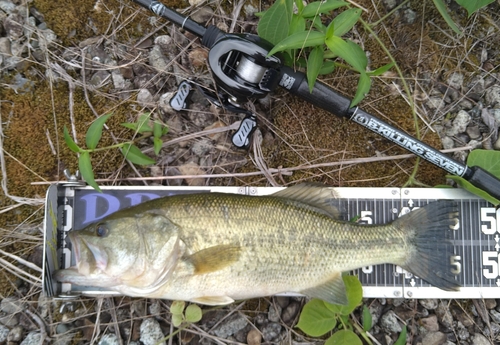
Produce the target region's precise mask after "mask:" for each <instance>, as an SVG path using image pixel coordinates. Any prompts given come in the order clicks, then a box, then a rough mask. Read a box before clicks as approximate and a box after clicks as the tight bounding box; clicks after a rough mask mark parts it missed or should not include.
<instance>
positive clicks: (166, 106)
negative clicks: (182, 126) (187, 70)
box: [158, 92, 180, 131]
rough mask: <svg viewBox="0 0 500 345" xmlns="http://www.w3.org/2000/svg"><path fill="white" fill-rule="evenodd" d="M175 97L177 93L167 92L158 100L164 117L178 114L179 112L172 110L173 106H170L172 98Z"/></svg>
mask: <svg viewBox="0 0 500 345" xmlns="http://www.w3.org/2000/svg"><path fill="white" fill-rule="evenodd" d="M174 95H175V92H166V93H164V94H163V95H161V96H160V99H159V100H158V107H159V108H160V110H161V112H162V113H163V115H169V114H175V113H177V110H175V109H174V108H172V106H171V105H170V100H171V99H172V97H174ZM169 127H170V126H169ZM179 131H180V130H179Z"/></svg>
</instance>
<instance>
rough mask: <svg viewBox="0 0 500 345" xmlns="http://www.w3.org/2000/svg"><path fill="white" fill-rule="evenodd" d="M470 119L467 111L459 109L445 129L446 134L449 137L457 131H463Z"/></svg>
mask: <svg viewBox="0 0 500 345" xmlns="http://www.w3.org/2000/svg"><path fill="white" fill-rule="evenodd" d="M470 121H471V116H470V115H469V113H468V112H466V111H465V110H460V111H459V112H458V114H457V116H455V119H453V125H452V127H451V128H449V129H448V130H447V131H446V135H448V136H450V137H451V136H454V135H457V134H458V133H463V132H465V131H466V130H467V126H468V125H469V123H470Z"/></svg>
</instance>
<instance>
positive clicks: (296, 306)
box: [281, 301, 300, 324]
mask: <svg viewBox="0 0 500 345" xmlns="http://www.w3.org/2000/svg"><path fill="white" fill-rule="evenodd" d="M299 311H300V303H299V302H297V301H292V302H290V304H288V305H287V306H286V307H285V309H283V313H282V314H281V319H282V320H283V322H284V323H286V324H289V323H290V322H292V321H293V320H294V319H295V317H296V316H297V315H298V314H299Z"/></svg>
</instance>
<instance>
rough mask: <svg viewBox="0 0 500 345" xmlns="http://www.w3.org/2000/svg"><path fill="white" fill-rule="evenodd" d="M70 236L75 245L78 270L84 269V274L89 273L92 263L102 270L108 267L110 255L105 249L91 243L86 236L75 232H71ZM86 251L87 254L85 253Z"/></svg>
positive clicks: (74, 250) (74, 252)
mask: <svg viewBox="0 0 500 345" xmlns="http://www.w3.org/2000/svg"><path fill="white" fill-rule="evenodd" d="M68 236H69V239H70V240H71V244H72V245H73V254H74V256H75V267H76V268H78V271H80V272H81V271H83V273H84V274H85V273H89V272H88V271H89V268H90V264H94V265H95V267H96V268H97V269H99V270H101V271H104V270H105V269H106V267H107V265H108V255H107V253H106V251H105V250H104V249H101V248H100V247H99V246H96V245H94V244H92V243H90V242H89V241H87V240H86V239H85V238H84V237H82V236H78V234H76V233H75V232H69V235H68ZM84 253H85V254H87V255H83V254H84ZM89 254H92V255H89ZM84 256H85V257H84Z"/></svg>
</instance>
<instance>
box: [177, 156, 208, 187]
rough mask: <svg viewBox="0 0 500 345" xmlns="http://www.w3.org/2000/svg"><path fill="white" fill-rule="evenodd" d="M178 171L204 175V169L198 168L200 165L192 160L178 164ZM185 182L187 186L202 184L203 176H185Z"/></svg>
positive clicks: (183, 173) (186, 173)
mask: <svg viewBox="0 0 500 345" xmlns="http://www.w3.org/2000/svg"><path fill="white" fill-rule="evenodd" d="M179 171H180V172H181V174H182V175H204V174H205V171H204V170H203V169H202V168H200V166H199V165H198V164H196V163H194V162H189V163H186V164H183V165H181V166H179ZM185 180H186V183H187V184H188V186H204V185H205V179H204V178H203V177H200V178H196V177H195V178H186V179H185Z"/></svg>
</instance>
